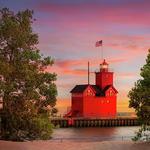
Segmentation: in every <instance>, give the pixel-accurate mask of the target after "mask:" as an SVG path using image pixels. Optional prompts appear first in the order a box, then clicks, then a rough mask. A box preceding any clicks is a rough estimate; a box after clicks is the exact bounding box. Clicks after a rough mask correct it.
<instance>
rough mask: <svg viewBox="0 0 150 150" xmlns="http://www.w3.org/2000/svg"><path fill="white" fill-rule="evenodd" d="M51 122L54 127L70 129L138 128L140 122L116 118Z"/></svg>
mask: <svg viewBox="0 0 150 150" xmlns="http://www.w3.org/2000/svg"><path fill="white" fill-rule="evenodd" d="M51 122H52V124H53V125H54V126H59V127H61V128H68V127H75V128H80V127H115V126H138V125H140V122H139V121H138V120H137V118H114V119H98V118H95V119H94V118H93V119H91V118H90V119H89V118H53V119H51Z"/></svg>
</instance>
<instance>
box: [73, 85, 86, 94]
mask: <svg viewBox="0 0 150 150" xmlns="http://www.w3.org/2000/svg"><path fill="white" fill-rule="evenodd" d="M87 87H88V84H83V85H76V86H75V87H74V88H73V89H72V90H71V91H70V92H71V93H83V92H84V90H85V89H86V88H87Z"/></svg>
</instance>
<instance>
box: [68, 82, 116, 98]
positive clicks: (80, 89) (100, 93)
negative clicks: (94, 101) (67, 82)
mask: <svg viewBox="0 0 150 150" xmlns="http://www.w3.org/2000/svg"><path fill="white" fill-rule="evenodd" d="M88 86H91V87H92V88H93V90H94V91H95V93H96V95H97V96H104V95H105V92H106V91H107V90H108V89H109V88H113V90H114V91H115V92H116V93H118V91H117V90H116V89H115V88H114V87H113V85H107V86H106V87H105V88H104V89H101V88H100V87H99V86H97V85H89V84H82V85H76V86H75V87H74V88H73V89H72V90H71V91H70V92H71V93H83V92H84V91H85V90H86V88H87V87H88Z"/></svg>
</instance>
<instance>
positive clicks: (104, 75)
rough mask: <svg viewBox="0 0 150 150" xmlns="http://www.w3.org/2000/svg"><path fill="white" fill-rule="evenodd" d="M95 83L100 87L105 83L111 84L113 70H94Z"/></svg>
mask: <svg viewBox="0 0 150 150" xmlns="http://www.w3.org/2000/svg"><path fill="white" fill-rule="evenodd" d="M96 85H99V86H100V87H101V88H102V89H103V88H104V87H106V86H107V85H113V72H96Z"/></svg>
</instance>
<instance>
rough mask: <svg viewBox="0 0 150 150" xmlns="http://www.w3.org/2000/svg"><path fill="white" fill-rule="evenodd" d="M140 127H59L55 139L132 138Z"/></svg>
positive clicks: (54, 135) (54, 134) (55, 132)
mask: <svg viewBox="0 0 150 150" xmlns="http://www.w3.org/2000/svg"><path fill="white" fill-rule="evenodd" d="M138 128H139V127H101V128H97V127H95V128H59V129H55V130H54V133H53V135H52V138H53V139H59V138H62V139H78V138H79V139H81V138H82V139H88V138H89V139H92V138H93V139H96V138H97V139H99V140H100V139H111V140H118V139H120V138H128V139H129V138H130V139H131V137H132V136H134V134H135V131H137V130H138Z"/></svg>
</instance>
